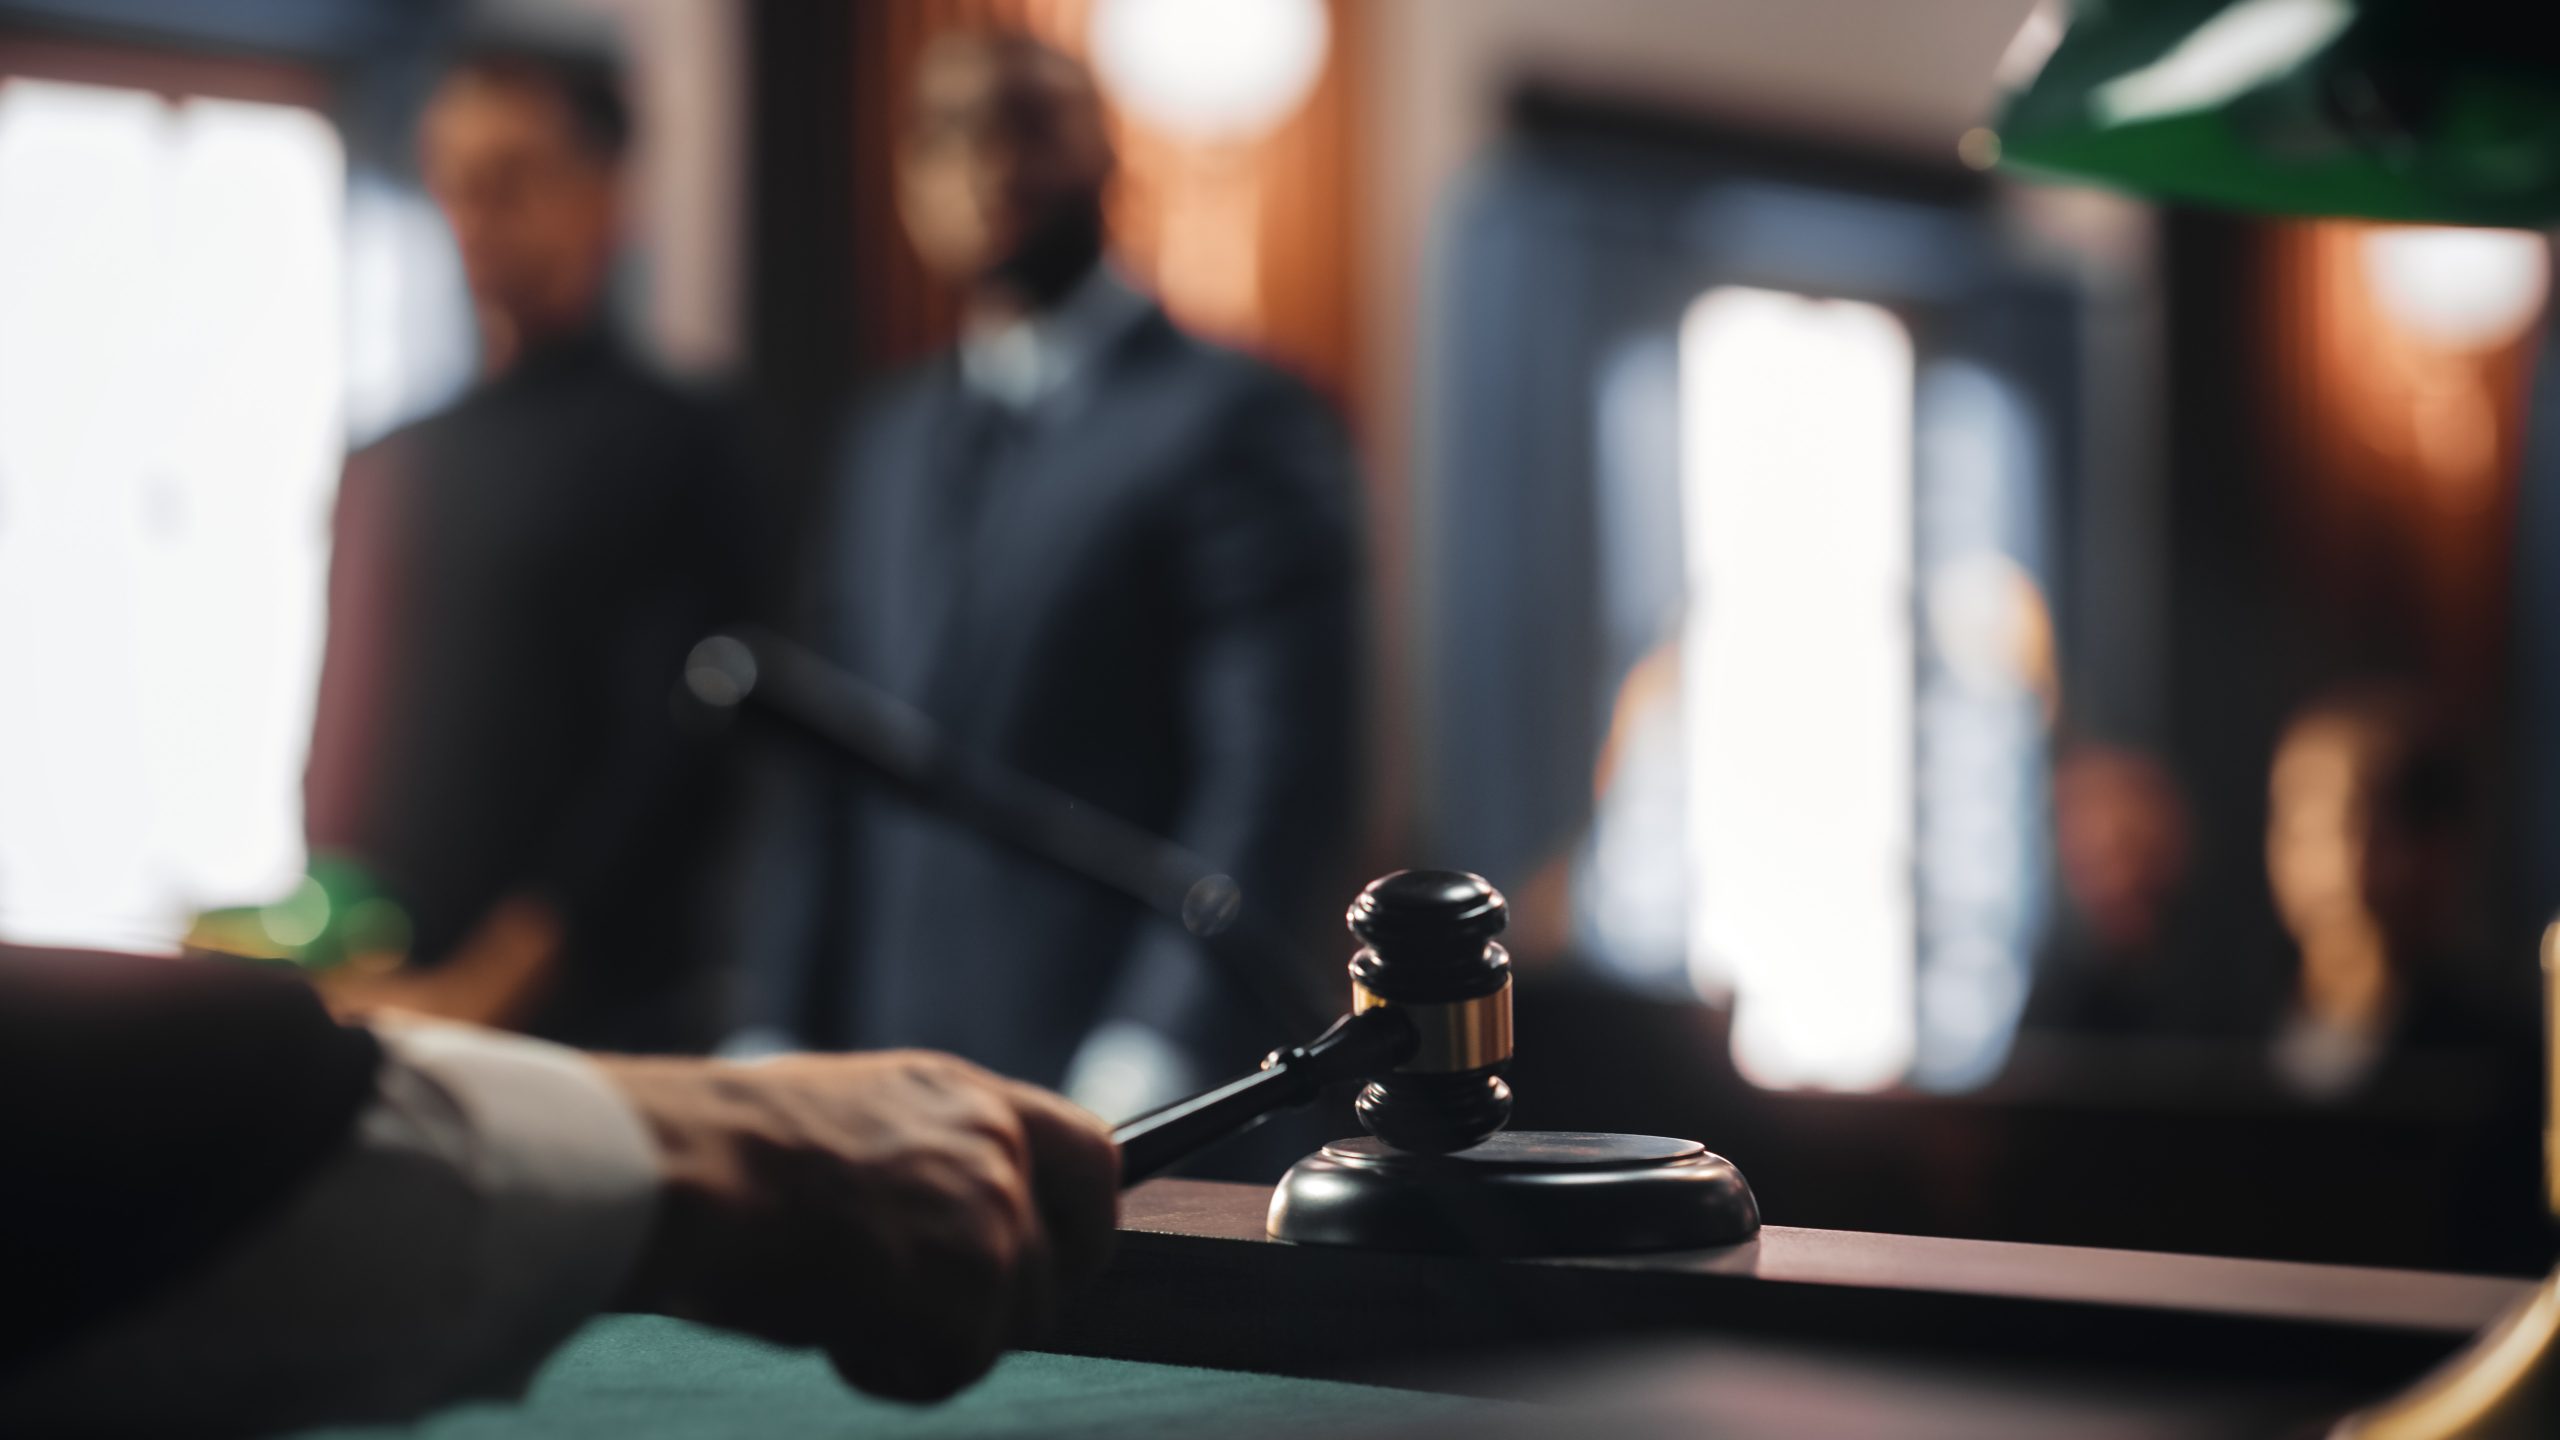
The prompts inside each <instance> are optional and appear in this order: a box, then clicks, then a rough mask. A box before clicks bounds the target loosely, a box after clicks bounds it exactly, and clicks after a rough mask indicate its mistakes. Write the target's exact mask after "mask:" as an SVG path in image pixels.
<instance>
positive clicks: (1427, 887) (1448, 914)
mask: <svg viewBox="0 0 2560 1440" xmlns="http://www.w3.org/2000/svg"><path fill="white" fill-rule="evenodd" d="M1506 918H1507V915H1506V911H1505V906H1504V904H1503V900H1502V892H1500V891H1498V890H1496V889H1494V888H1493V887H1492V886H1491V885H1489V884H1487V883H1485V880H1484V878H1483V877H1482V876H1478V875H1469V874H1465V873H1463V872H1460V871H1455V870H1399V871H1397V872H1396V873H1395V874H1393V875H1389V876H1386V877H1385V878H1383V879H1380V880H1375V881H1372V882H1371V883H1370V885H1369V887H1368V888H1367V889H1365V890H1363V891H1361V892H1360V898H1358V899H1357V900H1354V901H1352V902H1351V913H1350V917H1349V919H1350V924H1351V933H1352V934H1353V935H1356V936H1358V937H1359V939H1360V942H1361V948H1360V953H1359V954H1357V955H1355V956H1353V957H1352V960H1351V1008H1352V1009H1353V1010H1355V1011H1360V1010H1377V1009H1393V1010H1397V1011H1400V1012H1402V1013H1403V1014H1404V1015H1405V1017H1406V1018H1407V1019H1409V1020H1411V1021H1412V1022H1413V1028H1414V1033H1415V1035H1416V1037H1417V1044H1416V1045H1415V1047H1414V1053H1413V1056H1412V1058H1411V1059H1409V1060H1407V1061H1406V1062H1405V1063H1404V1064H1402V1065H1400V1066H1398V1067H1396V1069H1395V1070H1394V1072H1392V1073H1390V1074H1387V1075H1382V1076H1379V1077H1378V1078H1376V1079H1374V1080H1372V1081H1370V1082H1369V1084H1368V1086H1367V1087H1366V1088H1364V1089H1362V1090H1361V1092H1360V1098H1359V1099H1358V1100H1357V1101H1356V1102H1354V1104H1353V1107H1352V1108H1353V1109H1354V1110H1355V1111H1356V1112H1357V1113H1358V1114H1359V1116H1360V1123H1361V1124H1362V1125H1363V1126H1365V1127H1367V1129H1368V1131H1369V1133H1370V1134H1372V1135H1375V1136H1377V1137H1378V1138H1379V1139H1380V1140H1383V1141H1385V1142H1386V1143H1387V1144H1389V1145H1392V1146H1394V1147H1395V1148H1397V1149H1399V1150H1411V1151H1419V1152H1422V1153H1426V1154H1440V1153H1444V1152H1446V1151H1451V1150H1463V1149H1465V1148H1466V1147H1468V1146H1470V1145H1473V1144H1475V1143H1476V1142H1477V1141H1479V1140H1482V1139H1484V1138H1485V1137H1486V1136H1488V1135H1491V1134H1492V1133H1493V1132H1495V1131H1497V1130H1499V1129H1501V1128H1502V1126H1503V1122H1504V1121H1506V1120H1508V1119H1510V1118H1511V1087H1510V1086H1509V1085H1507V1084H1505V1083H1503V1079H1502V1069H1503V1067H1504V1066H1505V1065H1507V1064H1509V1063H1510V1060H1511V957H1510V956H1509V955H1507V954H1505V953H1504V952H1503V949H1502V947H1501V946H1500V945H1497V944H1495V943H1494V939H1493V937H1495V936H1496V935H1499V934H1501V933H1502V927H1503V924H1504V921H1505V920H1506Z"/></svg>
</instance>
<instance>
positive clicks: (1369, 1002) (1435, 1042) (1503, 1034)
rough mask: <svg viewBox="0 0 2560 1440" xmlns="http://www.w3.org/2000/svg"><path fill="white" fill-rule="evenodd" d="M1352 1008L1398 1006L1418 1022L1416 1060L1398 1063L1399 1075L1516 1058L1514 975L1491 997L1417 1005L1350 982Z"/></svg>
mask: <svg viewBox="0 0 2560 1440" xmlns="http://www.w3.org/2000/svg"><path fill="white" fill-rule="evenodd" d="M1351 1010H1352V1013H1354V1014H1359V1013H1362V1012H1364V1011H1369V1010H1395V1011H1398V1012H1401V1013H1402V1014H1403V1015H1404V1016H1405V1017H1406V1018H1407V1019H1409V1020H1411V1021H1412V1022H1413V1029H1414V1033H1415V1034H1416V1035H1419V1036H1420V1037H1421V1038H1422V1043H1421V1044H1419V1045H1417V1046H1415V1047H1414V1051H1413V1058H1412V1059H1410V1060H1407V1061H1406V1062H1404V1063H1403V1064H1402V1065H1399V1066H1397V1067H1396V1073H1397V1074H1399V1075H1454V1074H1456V1073H1458V1072H1459V1071H1462V1070H1481V1069H1483V1068H1485V1067H1486V1066H1488V1065H1499V1064H1501V1063H1502V1062H1503V1061H1505V1060H1508V1059H1510V1058H1511V979H1510V977H1509V976H1505V977H1503V981H1502V988H1501V989H1499V990H1496V991H1494V992H1493V993H1492V994H1490V995H1478V996H1475V997H1474V998H1472V999H1468V1000H1449V1001H1442V1002H1438V1003H1434V1004H1422V1005H1417V1004H1414V1003H1412V1002H1411V1001H1406V1000H1392V999H1389V998H1388V997H1386V996H1384V995H1378V994H1373V993H1371V991H1370V990H1369V988H1368V987H1367V986H1365V985H1362V984H1361V983H1360V982H1359V981H1357V980H1354V981H1352V982H1351Z"/></svg>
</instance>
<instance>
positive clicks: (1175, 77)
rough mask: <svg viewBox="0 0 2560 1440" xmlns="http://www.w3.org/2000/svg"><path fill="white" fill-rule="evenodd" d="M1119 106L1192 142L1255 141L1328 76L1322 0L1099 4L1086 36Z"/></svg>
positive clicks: (1112, 0)
mask: <svg viewBox="0 0 2560 1440" xmlns="http://www.w3.org/2000/svg"><path fill="white" fill-rule="evenodd" d="M1087 38H1088V42H1089V44H1090V45H1091V47H1092V51H1093V61H1094V66H1095V68H1096V69H1097V70H1098V71H1100V72H1101V76H1102V83H1103V86H1104V88H1105V89H1107V90H1109V91H1110V92H1111V97H1112V99H1113V100H1115V101H1117V102H1118V103H1120V104H1121V105H1123V106H1125V107H1127V108H1128V110H1129V111H1130V112H1131V113H1133V114H1135V115H1136V116H1138V118H1140V119H1142V120H1144V121H1146V122H1147V123H1148V124H1150V125H1153V126H1156V127H1157V128H1159V129H1162V130H1165V131H1168V132H1170V133H1172V134H1174V135H1178V136H1180V137H1182V138H1184V139H1186V140H1222V141H1238V140H1251V139H1254V138H1256V137H1257V136H1260V135H1262V134H1264V133H1266V132H1268V131H1269V130H1271V129H1273V128H1274V127H1276V126H1277V125H1279V124H1280V122H1282V121H1283V120H1286V119H1288V118H1289V116H1290V115H1291V114H1292V113H1293V112H1295V111H1296V110H1297V108H1298V107H1299V106H1300V105H1301V104H1303V103H1305V101H1306V98H1307V96H1308V95H1309V94H1310V93H1311V92H1313V91H1314V89H1315V85H1316V79H1317V77H1318V76H1320V75H1321V74H1323V72H1324V61H1325V49H1326V46H1327V44H1328V43H1329V42H1330V40H1331V39H1332V26H1331V22H1330V20H1329V19H1328V18H1327V16H1326V14H1325V7H1324V4H1323V0H1100V3H1099V4H1097V5H1095V6H1094V7H1093V21H1092V28H1091V30H1090V32H1089V34H1088V37H1087Z"/></svg>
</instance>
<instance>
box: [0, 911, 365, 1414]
mask: <svg viewBox="0 0 2560 1440" xmlns="http://www.w3.org/2000/svg"><path fill="white" fill-rule="evenodd" d="M379 1061H380V1052H379V1049H378V1047H377V1046H376V1043H375V1041H374V1039H373V1037H372V1035H371V1034H369V1033H368V1032H366V1031H363V1030H360V1029H349V1028H345V1027H341V1026H339V1025H338V1024H336V1023H335V1022H334V1021H332V1020H331V1019H330V1018H329V1015H328V1012H327V1011H325V1010H324V1009H322V1008H321V1005H320V1002H319V999H318V998H317V997H316V996H315V995H314V994H313V993H312V992H311V990H310V988H309V987H308V986H306V985H304V984H303V983H302V982H301V981H300V980H299V979H297V978H294V977H292V976H288V975H279V974H272V973H265V972H260V971H255V970H250V969H247V968H244V967H238V966H233V965H229V964H222V963H217V962H211V961H194V960H168V959H154V958H149V957H141V956H132V955H93V954H84V953H78V952H70V951H58V950H21V949H12V948H10V947H7V946H0V1146H5V1147H6V1155H7V1163H6V1166H5V1167H0V1174H4V1175H5V1176H6V1180H5V1183H0V1276H5V1277H7V1278H6V1281H5V1283H0V1375H6V1374H7V1373H9V1372H10V1371H11V1370H13V1369H15V1368H16V1367H17V1366H18V1365H20V1364H22V1363H25V1362H27V1361H29V1360H32V1359H33V1358H35V1357H36V1356H37V1355H38V1354H40V1353H42V1352H44V1351H47V1350H50V1349H52V1348H53V1347H55V1346H58V1345H62V1344H65V1343H67V1342H68V1341H70V1340H71V1339H73V1338H74V1337H76V1336H78V1335H79V1334H81V1333H82V1332H84V1331H85V1330H87V1329H88V1328H89V1327H91V1326H93V1325H96V1324H98V1323H99V1322H101V1321H103V1320H106V1319H108V1318H110V1317H112V1316H113V1315H115V1314H116V1313H118V1312H120V1311H122V1310H124V1309H125V1308H127V1307H129V1306H132V1305H135V1304H138V1303H140V1302H142V1301H144V1300H147V1299H149V1298H151V1297H152V1296H154V1295H156V1294H158V1293H160V1292H162V1291H164V1290H166V1289H168V1288H170V1287H171V1286H173V1285H175V1284H177V1283H178V1282H179V1281H181V1280H183V1279H185V1278H186V1277H187V1276H188V1275H189V1274H190V1273H192V1272H193V1271H194V1270H195V1269H196V1268H197V1267H199V1266H201V1265H203V1264H205V1263H206V1262H207V1261H208V1260H210V1259H211V1257H212V1256H213V1255H214V1254H215V1252H216V1251H217V1250H219V1249H220V1247H221V1246H222V1245H223V1244H224V1243H225V1242H226V1241H228V1240H230V1239H231V1238H232V1237H233V1236H235V1235H237V1234H239V1233H240V1232H242V1231H243V1230H245V1229H246V1228H247V1227H248V1226H249V1225H250V1224H251V1223H252V1222H254V1221H256V1220H257V1219H258V1218H259V1217H260V1216H261V1215H263V1214H265V1213H266V1212H267V1211H268V1210H270V1209H271V1208H272V1207H274V1206H276V1205H277V1204H279V1203H280V1202H281V1201H282V1200H283V1199H284V1197H285V1196H286V1195H287V1194H288V1193H289V1192H290V1191H291V1190H292V1188H293V1187H294V1186H295V1184H296V1183H297V1182H298V1181H300V1180H301V1179H302V1178H303V1177H304V1176H305V1175H307V1174H309V1173H310V1172H311V1171H313V1170H314V1169H316V1168H317V1167H318V1166H319V1165H320V1164H321V1163H322V1162H323V1161H325V1160H327V1159H328V1158H329V1157H330V1156H331V1155H332V1154H334V1153H335V1152H336V1151H337V1150H338V1149H339V1148H340V1147H341V1146H343V1145H344V1144H345V1143H346V1139H347V1136H348V1133H349V1131H350V1129H351V1127H352V1126H353V1125H354V1123H355V1119H356V1116H357V1115H358V1113H359V1112H360V1111H361V1110H362V1108H363V1106H364V1105H365V1103H366V1101H367V1100H368V1099H369V1098H370V1097H371V1095H372V1093H373V1085H374V1074H375V1070H376V1067H377V1065H378V1064H379Z"/></svg>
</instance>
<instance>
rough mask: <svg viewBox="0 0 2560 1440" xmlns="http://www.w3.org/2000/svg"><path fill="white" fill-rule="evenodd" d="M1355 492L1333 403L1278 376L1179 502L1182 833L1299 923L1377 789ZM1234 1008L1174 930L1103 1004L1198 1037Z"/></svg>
mask: <svg viewBox="0 0 2560 1440" xmlns="http://www.w3.org/2000/svg"><path fill="white" fill-rule="evenodd" d="M1356 495H1357V477H1356V474H1355V470H1354V466H1353V463H1352V460H1351V454H1350V448H1349V446H1348V444H1347V443H1346V441H1345V438H1344V436H1343V433H1342V430H1341V427H1340V426H1339V425H1338V424H1337V423H1336V421H1335V420H1334V418H1333V416H1332V414H1331V413H1330V411H1329V410H1327V408H1326V407H1325V405H1324V404H1323V402H1322V401H1320V400H1318V399H1317V398H1316V397H1315V396H1314V395H1313V394H1312V393H1311V392H1309V391H1307V390H1306V389H1305V388H1304V387H1302V386H1300V385H1298V384H1296V383H1295V382H1293V381H1287V380H1284V379H1282V378H1281V377H1279V376H1277V375H1271V376H1268V377H1267V378H1266V379H1264V380H1263V381H1262V382H1261V383H1259V384H1257V385H1256V386H1255V387H1254V388H1253V389H1252V390H1251V391H1250V392H1249V394H1248V396H1247V397H1246V399H1245V400H1244V402H1243V403H1241V404H1240V405H1239V406H1238V408H1237V412H1236V414H1235V416H1234V419H1233V420H1232V422H1231V423H1230V424H1229V425H1228V426H1227V427H1226V429H1225V430H1224V432H1223V434H1222V436H1221V444H1220V446H1219V448H1218V451H1217V459H1216V461H1215V463H1213V464H1212V465H1211V466H1210V467H1209V468H1208V470H1207V473H1204V474H1199V475H1195V476H1192V477H1189V480H1188V483H1187V485H1186V488H1185V490H1184V491H1183V492H1182V493H1181V494H1180V495H1179V496H1178V497H1177V500H1176V510H1175V513H1176V526H1177V528H1176V538H1175V542H1174V543H1175V545H1176V546H1177V548H1178V551H1179V553H1178V555H1177V556H1176V562H1177V569H1176V573H1177V575H1178V577H1179V581H1178V583H1179V585H1180V587H1181V590H1182V595H1181V603H1182V606H1183V609H1184V611H1185V615H1186V620H1187V627H1188V631H1189V634H1188V638H1187V645H1186V660H1185V669H1184V674H1183V678H1182V687H1183V696H1184V702H1183V703H1184V707H1185V710H1186V711H1187V716H1186V721H1187V726H1186V728H1187V730H1188V733H1189V736H1190V741H1191V744H1190V755H1191V759H1192V770H1191V775H1190V777H1189V783H1188V785H1187V788H1186V795H1185V799H1184V803H1183V808H1182V811H1181V819H1180V821H1179V824H1178V827H1177V829H1176V831H1175V835H1174V838H1175V839H1177V840H1178V841H1180V842H1181V843H1182V844H1183V845H1185V846H1187V847H1189V848H1190V849H1191V850H1192V851H1193V852H1195V853H1197V854H1199V855H1202V856H1205V857H1207V858H1208V859H1209V860H1210V861H1211V862H1212V863H1214V864H1217V865H1220V866H1222V867H1223V868H1224V869H1225V870H1226V871H1227V873H1228V874H1230V875H1232V876H1233V877H1235V879H1236V880H1237V882H1238V883H1239V884H1240V885H1241V886H1242V887H1243V889H1244V893H1245V895H1246V897H1247V903H1249V904H1252V905H1253V906H1255V907H1256V909H1257V911H1258V912H1259V913H1260V914H1262V915H1263V916H1264V917H1266V918H1267V919H1270V920H1272V921H1275V922H1277V923H1281V924H1283V925H1288V926H1292V927H1299V926H1302V925H1303V922H1305V921H1306V919H1307V918H1308V916H1309V915H1310V914H1311V913H1313V912H1314V911H1317V910H1320V909H1322V908H1323V906H1322V905H1321V903H1319V902H1321V901H1322V899H1323V898H1324V896H1323V892H1324V890H1325V887H1327V886H1329V885H1334V884H1336V883H1338V882H1339V881H1340V880H1341V879H1342V877H1343V875H1344V873H1345V872H1346V865H1345V852H1346V850H1347V847H1348V841H1349V837H1350V834H1351V830H1352V822H1353V817H1354V815H1355V813H1356V809H1357V801H1358V797H1359V795H1360V794H1361V793H1362V790H1363V785H1362V777H1361V774H1360V769H1359V764H1358V743H1357V738H1356V737H1357V730H1358V722H1359V715H1360V710H1361V705H1362V687H1361V684H1360V680H1361V674H1362V671H1363V668H1364V667H1363V663H1362V653H1361V649H1360V639H1359V616H1360V613H1361V601H1360V578H1359V577H1360V566H1359V561H1358V557H1359V532H1358V526H1357V523H1356V521H1355V519H1354V516H1355V514H1356ZM1232 1007H1233V1001H1232V1000H1231V999H1230V998H1229V997H1228V996H1227V995H1226V994H1225V993H1224V989H1223V987H1222V986H1221V985H1220V983H1219V981H1218V980H1217V979H1216V977H1215V976H1214V975H1213V974H1212V973H1211V972H1210V970H1209V967H1207V966H1205V965H1204V964H1202V963H1201V958H1200V956H1199V955H1198V954H1197V953H1196V952H1195V947H1194V945H1193V943H1192V942H1191V941H1190V939H1189V938H1188V937H1186V936H1182V935H1179V934H1175V933H1173V932H1171V931H1170V930H1169V929H1163V928H1161V927H1159V929H1158V930H1156V931H1154V932H1151V935H1150V939H1149V941H1148V942H1147V944H1146V946H1145V948H1144V949H1143V950H1142V952H1141V953H1140V955H1139V956H1138V960H1137V963H1136V964H1135V965H1134V966H1133V967H1132V968H1131V970H1130V971H1129V972H1128V974H1127V975H1126V976H1125V978H1124V982H1123V983H1122V984H1121V986H1120V987H1119V988H1118V990H1117V992H1116V994H1115V996H1114V999H1113V1003H1112V1004H1111V1006H1110V1008H1109V1010H1108V1011H1107V1012H1106V1015H1105V1017H1104V1018H1105V1019H1106V1020H1131V1021H1136V1022H1138V1023H1140V1024H1143V1025H1146V1026H1148V1027H1149V1028H1151V1029H1154V1030H1156V1031H1157V1032H1158V1033H1160V1034H1163V1035H1165V1036H1167V1037H1168V1038H1172V1039H1175V1040H1177V1041H1180V1042H1186V1043H1189V1044H1192V1045H1194V1046H1195V1047H1196V1046H1197V1045H1198V1043H1199V1042H1200V1041H1201V1040H1203V1039H1205V1038H1209V1037H1219V1036H1221V1027H1220V1026H1219V1024H1218V1023H1217V1020H1216V1019H1215V1017H1216V1016H1218V1015H1219V1014H1221V1013H1228V1014H1232V1013H1233V1012H1232ZM1228 1028H1229V1029H1230V1030H1231V1029H1232V1027H1228ZM1244 1043H1246V1044H1252V1043H1258V1042H1254V1041H1250V1040H1248V1041H1246V1042H1244ZM1195 1058H1196V1059H1198V1060H1199V1061H1201V1062H1203V1063H1206V1064H1208V1065H1210V1066H1211V1067H1213V1068H1214V1067H1216V1066H1219V1065H1226V1064H1233V1063H1236V1059H1237V1057H1236V1056H1235V1055H1230V1054H1223V1053H1222V1054H1213V1055H1199V1056H1196V1057H1195Z"/></svg>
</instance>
